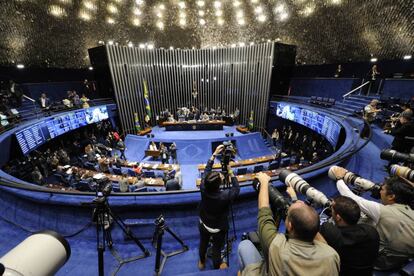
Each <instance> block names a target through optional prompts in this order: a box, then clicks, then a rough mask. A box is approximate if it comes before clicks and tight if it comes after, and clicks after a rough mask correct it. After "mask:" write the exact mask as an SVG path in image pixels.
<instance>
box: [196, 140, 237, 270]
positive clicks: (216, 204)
mask: <svg viewBox="0 0 414 276" xmlns="http://www.w3.org/2000/svg"><path fill="white" fill-rule="evenodd" d="M223 150H224V146H223V145H220V146H218V147H217V148H216V150H215V151H214V153H213V155H212V156H211V157H210V159H209V160H208V162H207V165H206V168H205V171H204V172H205V177H204V178H203V179H202V181H201V185H200V191H201V202H200V206H199V212H200V224H199V230H200V247H199V257H200V260H199V262H198V268H199V269H204V268H205V261H206V251H207V247H208V243H209V241H210V237H211V238H212V246H213V251H212V259H213V265H214V268H215V269H217V268H227V264H225V263H221V249H222V247H223V245H224V242H225V239H226V233H227V231H228V218H227V217H228V213H229V207H230V204H231V202H232V201H233V200H234V199H235V198H236V197H237V196H238V195H239V192H240V188H239V182H238V181H237V178H236V177H235V176H234V174H233V172H232V170H231V168H230V166H228V168H227V170H228V177H229V178H230V180H229V183H231V187H230V188H229V189H224V190H220V186H221V185H222V184H224V181H225V179H224V178H225V176H224V175H223V174H222V173H219V172H216V171H212V167H213V163H214V159H215V157H216V156H217V155H219V154H220V153H221V152H222V151H223Z"/></svg>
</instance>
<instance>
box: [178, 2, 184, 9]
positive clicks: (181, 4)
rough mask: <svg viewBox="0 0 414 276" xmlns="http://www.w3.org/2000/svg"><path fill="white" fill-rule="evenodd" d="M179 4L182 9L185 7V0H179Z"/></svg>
mask: <svg viewBox="0 0 414 276" xmlns="http://www.w3.org/2000/svg"><path fill="white" fill-rule="evenodd" d="M178 6H179V7H180V9H185V2H184V1H180V2H178Z"/></svg>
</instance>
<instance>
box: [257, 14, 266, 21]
mask: <svg viewBox="0 0 414 276" xmlns="http://www.w3.org/2000/svg"><path fill="white" fill-rule="evenodd" d="M266 19H267V18H266V15H264V14H260V15H259V16H258V17H257V20H259V22H265V21H266Z"/></svg>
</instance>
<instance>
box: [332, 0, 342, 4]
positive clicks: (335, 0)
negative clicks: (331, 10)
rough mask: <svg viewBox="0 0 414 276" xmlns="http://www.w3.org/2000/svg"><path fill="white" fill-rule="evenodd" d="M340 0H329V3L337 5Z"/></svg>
mask: <svg viewBox="0 0 414 276" xmlns="http://www.w3.org/2000/svg"><path fill="white" fill-rule="evenodd" d="M341 2H342V1H341V0H331V3H332V4H334V5H339V4H341Z"/></svg>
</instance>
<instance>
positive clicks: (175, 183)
mask: <svg viewBox="0 0 414 276" xmlns="http://www.w3.org/2000/svg"><path fill="white" fill-rule="evenodd" d="M182 187H183V176H182V174H181V170H180V168H177V170H176V171H175V174H174V178H171V179H169V180H167V181H166V183H165V188H166V190H167V191H177V190H181V189H182Z"/></svg>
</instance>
